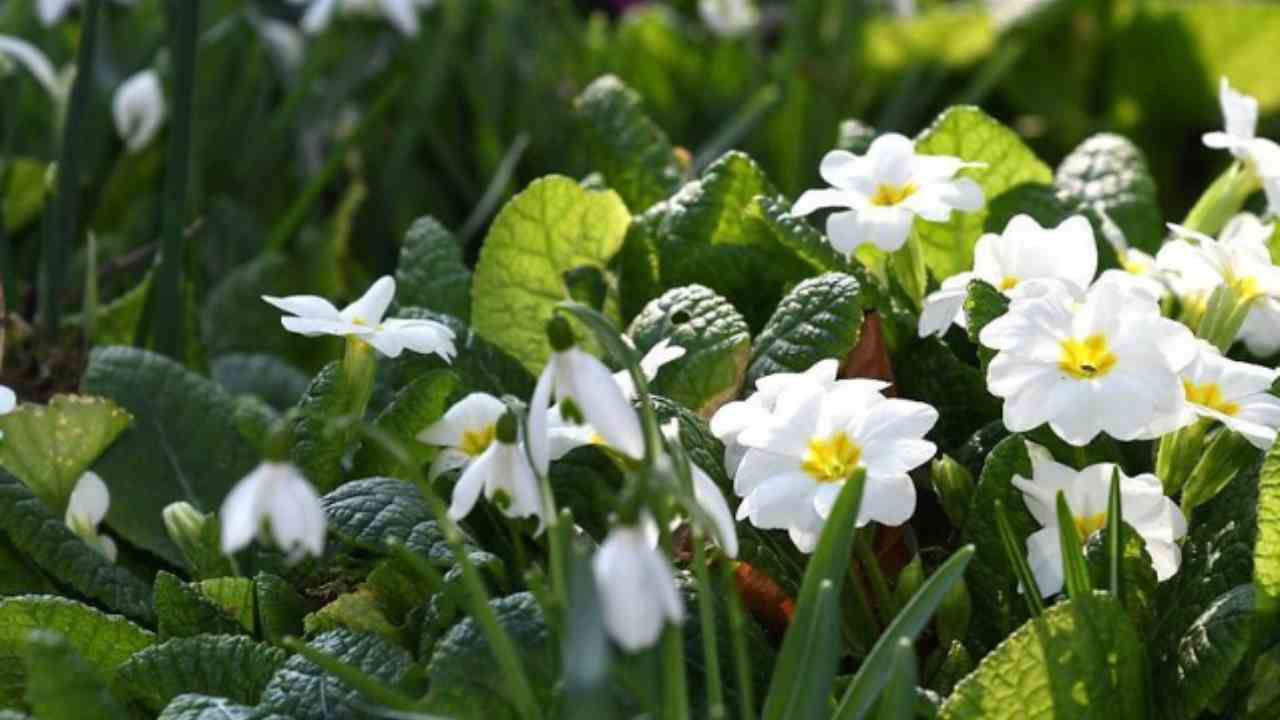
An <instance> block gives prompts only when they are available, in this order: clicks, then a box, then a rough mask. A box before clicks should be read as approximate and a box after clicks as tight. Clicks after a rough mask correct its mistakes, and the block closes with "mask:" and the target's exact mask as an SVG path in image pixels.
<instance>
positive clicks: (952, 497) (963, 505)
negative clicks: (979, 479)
mask: <svg viewBox="0 0 1280 720" xmlns="http://www.w3.org/2000/svg"><path fill="white" fill-rule="evenodd" d="M931 476H932V478H933V491H934V492H936V493H937V494H938V500H939V501H940V502H941V503H942V509H943V511H944V512H946V514H947V518H948V519H950V520H951V524H952V525H955V526H956V527H957V528H963V527H964V523H965V519H966V517H967V516H968V514H969V498H970V497H971V496H972V495H973V475H972V474H970V473H969V471H968V469H966V468H965V466H963V465H961V464H960V463H958V462H956V461H955V460H953V459H952V458H951V457H950V456H949V455H943V456H942V457H940V458H938V459H937V460H934V461H933V465H932V466H931Z"/></svg>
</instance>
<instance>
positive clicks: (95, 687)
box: [23, 630, 126, 720]
mask: <svg viewBox="0 0 1280 720" xmlns="http://www.w3.org/2000/svg"><path fill="white" fill-rule="evenodd" d="M23 650H24V652H23V655H24V659H25V661H26V668H27V692H26V700H27V705H28V706H30V707H31V710H32V712H34V713H35V715H36V717H38V718H40V720H80V719H81V718H83V717H85V713H86V711H88V712H92V713H93V714H94V716H95V717H111V718H120V717H125V715H126V711H125V709H124V708H123V707H122V706H121V705H120V703H119V701H117V700H116V698H115V697H114V696H113V695H112V694H111V690H109V689H108V688H107V683H106V678H107V676H108V674H107V673H105V672H103V671H102V669H100V668H95V667H94V666H92V665H91V664H89V663H88V662H86V661H85V659H84V658H83V657H81V656H80V653H79V652H77V651H76V648H75V646H74V645H72V644H71V643H70V642H69V641H68V640H67V639H66V638H64V637H63V636H61V635H59V634H57V633H52V632H46V631H43V630H37V631H35V632H32V633H30V634H29V635H28V636H27V640H26V643H25V645H24V647H23ZM90 708H92V709H91V710H90Z"/></svg>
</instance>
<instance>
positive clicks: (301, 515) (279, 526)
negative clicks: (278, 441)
mask: <svg viewBox="0 0 1280 720" xmlns="http://www.w3.org/2000/svg"><path fill="white" fill-rule="evenodd" d="M218 515H219V517H221V518H222V552H223V554H224V555H230V554H232V553H234V552H237V551H239V550H241V549H242V548H244V547H246V546H247V545H248V544H249V543H251V542H253V539H254V538H256V537H259V536H264V537H265V530H264V528H263V523H264V521H268V522H267V525H269V526H270V528H271V536H272V537H273V538H274V539H275V543H276V545H277V546H278V547H279V548H280V549H281V550H284V551H285V552H286V553H288V555H289V562H297V561H298V560H301V559H302V558H303V557H304V556H306V555H313V556H315V557H320V556H321V555H323V554H324V537H325V524H326V520H325V514H324V507H323V506H321V504H320V497H319V496H318V495H316V491H315V488H313V487H311V483H309V482H307V479H306V478H305V477H303V476H302V472H301V471H299V470H298V468H297V467H295V466H294V465H292V464H291V463H286V462H271V461H268V462H264V463H262V464H261V465H259V466H258V467H256V468H254V470H253V472H251V473H249V474H248V475H246V476H244V478H243V479H242V480H240V482H238V483H236V486H235V487H234V488H232V489H231V492H230V493H229V494H228V495H227V498H226V500H223V502H222V509H221V510H220V511H219V512H218Z"/></svg>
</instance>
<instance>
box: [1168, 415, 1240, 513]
mask: <svg viewBox="0 0 1280 720" xmlns="http://www.w3.org/2000/svg"><path fill="white" fill-rule="evenodd" d="M1257 457H1258V451H1257V450H1256V449H1254V447H1253V446H1252V445H1251V444H1250V443H1249V441H1248V440H1246V439H1245V437H1244V436H1243V435H1241V434H1240V433H1237V432H1233V431H1231V430H1228V429H1226V428H1222V429H1220V430H1218V432H1217V433H1215V434H1214V436H1213V439H1212V440H1210V441H1209V446H1208V447H1207V448H1206V449H1205V451H1204V452H1203V453H1202V454H1201V455H1200V456H1199V458H1200V459H1199V461H1198V462H1197V463H1196V466H1195V469H1194V470H1192V471H1191V477H1190V478H1189V479H1188V480H1187V484H1186V485H1185V486H1184V487H1183V490H1182V511H1183V513H1185V514H1188V515H1189V514H1190V512H1191V510H1192V508H1195V507H1197V506H1199V505H1203V504H1204V503H1207V502H1209V501H1210V500H1212V499H1213V498H1214V496H1215V495H1217V494H1218V493H1219V492H1221V491H1222V488H1224V487H1226V486H1227V483H1229V482H1231V478H1234V477H1235V476H1236V473H1238V472H1240V471H1241V470H1243V469H1244V468H1245V466H1247V465H1251V464H1253V463H1254V462H1255V461H1256V460H1257Z"/></svg>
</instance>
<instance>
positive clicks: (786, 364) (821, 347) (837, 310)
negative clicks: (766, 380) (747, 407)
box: [747, 272, 862, 385]
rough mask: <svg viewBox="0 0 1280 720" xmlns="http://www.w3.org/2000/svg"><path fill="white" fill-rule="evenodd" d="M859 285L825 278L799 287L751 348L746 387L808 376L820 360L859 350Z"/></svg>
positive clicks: (842, 277) (839, 278)
mask: <svg viewBox="0 0 1280 720" xmlns="http://www.w3.org/2000/svg"><path fill="white" fill-rule="evenodd" d="M858 295H859V285H858V281H857V280H855V279H854V278H853V277H852V276H850V275H845V274H844V273H836V272H832V273H827V274H825V275H819V276H818V277H815V278H810V279H808V280H805V281H804V282H802V283H800V284H799V285H796V286H795V288H794V289H792V290H791V292H790V293H788V294H787V296H786V297H784V298H783V299H782V302H781V303H779V304H778V309H777V310H776V311H775V312H774V313H773V317H771V318H769V322H768V324H766V325H765V326H764V329H763V330H761V331H760V335H759V337H757V338H756V341H755V344H754V345H752V347H751V363H750V365H749V366H748V368H747V383H748V384H750V385H754V384H755V382H756V381H757V380H759V379H760V378H762V377H764V376H766V375H773V374H774V373H781V372H792V373H794V372H804V371H805V370H808V369H809V368H810V367H811V366H812V365H813V364H814V363H816V362H818V361H819V360H826V359H829V358H834V359H837V360H840V361H841V362H843V361H844V358H845V356H847V355H848V354H849V352H850V351H852V350H853V348H854V346H855V345H857V344H858V337H859V335H860V334H861V329H862V307H861V304H860V303H859V301H858V300H859V298H858Z"/></svg>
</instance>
